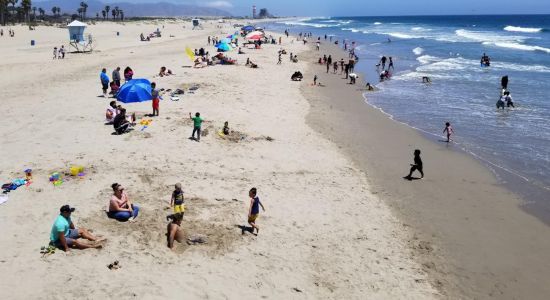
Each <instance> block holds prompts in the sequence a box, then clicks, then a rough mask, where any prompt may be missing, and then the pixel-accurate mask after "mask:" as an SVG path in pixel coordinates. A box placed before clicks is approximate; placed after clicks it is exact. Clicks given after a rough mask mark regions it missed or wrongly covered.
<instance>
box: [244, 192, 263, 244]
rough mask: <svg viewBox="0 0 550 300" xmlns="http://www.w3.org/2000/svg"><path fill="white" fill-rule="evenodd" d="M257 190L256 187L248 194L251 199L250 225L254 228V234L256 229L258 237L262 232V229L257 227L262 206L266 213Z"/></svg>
mask: <svg viewBox="0 0 550 300" xmlns="http://www.w3.org/2000/svg"><path fill="white" fill-rule="evenodd" d="M257 192H258V191H257V190H256V188H255V187H253V188H251V189H250V191H249V192H248V196H249V197H250V207H249V208H248V224H250V226H252V233H254V229H256V235H258V233H259V232H260V227H258V225H256V220H257V219H258V215H259V214H260V206H261V207H262V210H263V211H265V208H264V205H263V204H262V202H260V198H259V197H258V196H257Z"/></svg>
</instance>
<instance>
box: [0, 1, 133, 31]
mask: <svg viewBox="0 0 550 300" xmlns="http://www.w3.org/2000/svg"><path fill="white" fill-rule="evenodd" d="M17 4H19V5H18V6H17ZM50 11H51V15H49V14H48V12H47V11H46V10H45V9H44V8H42V7H36V6H33V5H32V1H31V0H0V24H1V25H3V26H5V25H6V23H23V22H24V23H30V22H35V21H38V20H42V21H44V20H48V21H61V20H62V19H63V18H62V17H65V18H67V17H70V18H71V19H72V20H76V19H80V20H81V21H84V20H86V17H87V16H86V13H87V12H88V4H87V3H86V2H84V1H83V2H80V6H79V7H78V8H77V9H76V13H74V12H63V14H62V13H61V8H60V7H57V6H54V7H52V8H51V9H50ZM37 13H38V14H37ZM109 13H111V16H112V20H113V21H116V20H120V21H124V11H123V10H122V9H120V8H119V7H118V6H115V7H114V8H112V9H111V7H110V6H109V5H106V6H105V7H104V8H103V10H102V11H101V12H98V13H96V18H95V19H96V20H100V19H101V17H103V20H108V19H109Z"/></svg>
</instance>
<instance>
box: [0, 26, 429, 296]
mask: <svg viewBox="0 0 550 300" xmlns="http://www.w3.org/2000/svg"><path fill="white" fill-rule="evenodd" d="M162 24H164V25H165V27H166V28H165V29H162V27H161V26H162V25H161V24H159V25H156V24H151V23H148V24H146V23H137V24H136V23H125V24H111V23H106V24H99V25H94V26H90V27H89V28H88V32H90V33H92V34H93V35H94V38H95V40H96V41H97V45H98V46H97V48H96V50H97V51H95V52H94V53H92V54H68V55H67V58H66V59H65V60H61V61H54V60H52V59H51V52H52V49H53V47H54V46H60V45H61V44H65V46H66V47H67V37H68V34H67V32H66V30H65V29H58V28H54V27H37V29H36V31H32V32H30V31H28V30H26V29H24V28H23V27H15V30H16V36H15V38H11V39H10V38H7V37H6V36H4V37H3V38H2V39H0V48H1V50H2V58H3V59H2V61H1V62H0V76H1V77H0V78H2V80H1V81H0V89H1V90H2V92H3V111H4V114H3V117H2V119H1V120H0V123H1V128H2V133H1V134H2V144H1V147H0V155H1V157H2V160H1V161H0V180H2V182H7V181H9V180H11V179H13V178H16V177H21V176H23V173H22V171H23V170H24V169H25V168H32V169H33V170H34V172H33V175H34V182H33V183H32V184H31V185H30V186H29V187H21V188H19V189H18V190H16V191H13V192H11V193H10V194H9V201H8V202H6V203H4V204H2V205H0V228H2V231H3V234H2V235H0V270H2V272H0V298H2V299H115V298H117V299H126V298H137V299H175V298H177V299H181V298H186V299H193V298H210V299H258V298H260V297H261V298H273V299H315V298H320V299H327V298H329V299H330V298H332V299H366V298H367V299H430V298H437V297H438V295H439V292H438V291H437V290H436V289H434V288H433V287H432V285H431V284H430V283H429V282H428V277H427V275H426V273H425V271H423V268H422V267H421V265H420V264H419V262H417V261H416V260H415V258H414V255H413V254H414V252H412V250H411V248H410V245H409V243H408V242H407V241H408V240H409V239H410V237H409V231H408V229H407V228H406V227H405V226H403V224H402V223H401V222H400V221H399V220H398V219H397V218H396V217H395V216H394V215H393V213H392V211H391V209H390V207H389V206H388V205H387V204H386V202H384V201H382V200H381V199H379V197H378V196H377V195H375V194H374V193H372V192H371V188H370V186H369V184H368V183H367V177H366V176H365V174H364V172H362V171H361V170H360V169H358V168H357V167H355V166H354V165H353V164H352V162H351V161H350V160H349V159H347V158H346V157H345V156H344V155H343V154H342V153H341V152H340V151H339V149H338V147H337V146H336V145H334V144H332V143H331V142H329V141H328V140H327V139H325V137H324V136H323V135H321V134H319V133H317V132H315V131H314V130H313V129H311V128H310V127H309V126H308V125H306V116H307V114H308V112H309V109H310V107H309V104H308V102H307V100H306V99H305V98H304V96H303V95H302V94H301V92H300V87H303V86H305V85H307V83H306V82H302V83H300V82H291V81H290V80H289V77H290V74H291V73H292V72H293V71H295V70H305V69H306V68H307V65H306V63H305V62H303V61H302V62H300V63H298V64H291V63H290V62H288V60H287V59H285V60H284V62H283V65H281V66H277V65H275V63H276V60H277V55H276V52H277V50H278V48H279V47H278V46H270V45H268V46H266V47H265V48H264V49H263V50H258V51H254V50H245V51H247V54H246V55H239V57H238V60H239V65H237V66H216V67H209V68H205V69H190V68H182V66H185V65H191V63H190V61H189V59H188V58H187V57H186V55H185V54H184V47H185V46H189V47H191V48H193V49H194V48H198V47H201V46H205V44H206V36H207V35H209V34H212V35H218V36H223V35H225V34H227V33H229V32H230V31H229V29H228V28H224V29H221V30H220V29H217V28H215V27H214V25H213V24H209V25H207V26H206V29H205V30H203V31H191V30H190V26H189V24H188V23H187V24H186V25H187V28H186V29H183V28H182V24H181V23H168V22H166V23H162ZM157 27H161V30H163V31H164V36H163V37H162V38H160V39H153V40H152V41H151V42H150V43H144V42H139V41H138V36H139V34H140V33H141V32H143V33H149V32H152V31H154V30H155V29H156V28H157ZM5 31H6V29H5ZM117 31H119V32H120V33H121V35H120V36H118V37H117V36H116V34H115V33H116V32H117ZM170 34H172V35H175V37H174V38H170V37H169V35H170ZM31 39H34V40H36V41H37V45H36V46H35V47H31V46H30V40H31ZM283 41H284V47H285V48H287V51H291V52H294V53H298V52H301V51H305V50H307V49H306V48H305V47H303V46H301V45H300V44H298V43H291V42H290V39H284V40H283ZM208 50H209V51H211V52H212V48H209V49H208ZM230 55H231V56H233V57H236V56H237V54H236V53H231V54H230ZM299 55H301V54H299ZM246 57H250V58H251V59H252V60H253V61H254V62H256V63H258V64H259V65H260V68H259V69H250V68H246V67H244V66H243V63H244V61H245V60H246ZM127 65H129V66H131V67H132V68H133V69H134V72H135V76H134V78H149V79H153V77H154V75H155V74H156V73H157V72H158V69H159V68H160V66H163V65H164V66H167V67H168V68H170V69H172V70H173V71H174V73H176V75H175V76H173V77H168V78H154V79H153V80H155V81H156V82H157V86H158V87H159V88H165V89H167V88H171V89H174V88H178V87H182V86H190V85H192V84H198V85H200V88H199V89H198V91H196V92H195V93H194V94H186V95H184V96H182V97H181V100H180V101H177V102H175V101H170V100H168V99H167V98H168V97H165V100H163V101H161V104H160V117H156V118H154V121H153V123H152V124H151V125H150V126H149V127H148V128H147V129H145V130H144V131H139V129H140V128H139V127H138V130H136V131H133V132H131V133H129V134H126V135H122V136H113V135H111V133H112V131H113V130H112V127H111V126H105V125H104V124H103V122H104V115H105V108H106V107H107V105H108V102H109V101H110V99H109V100H108V99H104V98H100V97H98V95H100V94H101V90H100V84H99V72H100V70H101V68H104V67H105V68H107V69H108V71H109V75H110V72H111V71H112V69H113V68H114V67H116V66H121V67H122V68H124V67H125V66H127ZM124 106H125V107H127V108H128V110H129V111H130V112H136V113H137V114H138V117H139V116H141V115H143V114H145V113H150V112H151V103H150V102H145V103H139V104H128V105H124ZM196 111H199V112H201V114H202V116H203V117H204V118H205V119H206V123H205V125H204V127H205V128H208V129H209V134H208V135H207V136H204V137H203V138H202V140H201V142H200V143H197V142H193V141H190V140H188V137H189V135H190V133H191V129H192V128H191V123H190V121H189V120H188V113H189V112H196ZM224 121H229V124H230V126H231V127H232V128H233V129H234V130H237V131H239V132H241V133H243V134H244V135H246V137H245V139H243V140H241V141H239V142H234V141H230V140H225V139H221V138H220V137H219V136H218V135H217V134H216V133H215V131H217V130H218V129H220V128H221V127H222V126H223V122H224ZM268 136H269V137H271V138H273V140H272V141H268V140H266V137H268ZM72 164H78V165H83V166H84V167H85V168H86V170H85V172H86V173H87V174H86V176H85V177H84V178H83V179H75V178H66V179H69V180H66V181H65V182H64V183H63V184H62V185H61V186H58V187H54V186H53V185H52V184H51V183H49V182H48V176H49V174H50V173H51V172H54V171H60V172H63V171H68V168H69V166H70V165H72ZM113 182H118V183H121V184H123V185H124V186H126V188H127V191H128V193H129V195H130V197H131V198H132V199H134V201H135V202H136V203H138V204H139V205H140V206H141V208H142V210H141V213H140V216H139V217H138V218H137V220H136V221H135V222H133V223H118V222H116V221H114V220H110V219H107V218H106V216H105V213H104V212H103V209H104V208H105V207H106V205H107V202H108V199H109V197H110V195H111V191H110V184H111V183H113ZM176 182H181V183H182V184H183V187H184V191H185V192H186V195H187V199H188V202H187V208H188V210H187V213H186V216H185V218H184V222H183V225H182V226H183V229H184V231H185V232H186V234H187V235H191V234H205V235H206V236H207V237H208V239H209V241H208V243H207V244H206V245H195V246H187V245H177V246H176V248H175V250H173V251H172V250H169V249H168V248H167V247H166V245H165V236H164V233H165V228H166V220H165V216H166V215H167V214H168V213H169V210H166V209H165V208H166V206H167V205H168V203H169V198H170V194H171V192H172V190H173V185H174V184H175V183H176ZM400 183H401V182H400ZM253 186H255V187H257V188H258V190H259V196H260V197H261V199H262V201H263V203H264V205H265V206H266V212H265V213H263V214H261V215H260V218H259V220H258V224H259V225H260V226H261V228H262V229H261V232H260V235H259V236H258V237H256V236H253V235H250V234H248V233H246V234H244V235H243V234H241V230H240V229H239V228H238V226H239V225H243V224H244V223H245V222H246V213H247V205H248V199H247V192H248V190H249V189H250V188H251V187H253ZM66 203H67V204H70V205H73V206H75V207H76V208H77V211H76V212H75V213H74V215H73V221H74V222H75V223H76V225H77V226H80V227H86V228H91V229H93V230H94V233H96V234H101V235H104V236H106V237H107V238H108V242H107V243H106V244H105V247H104V248H103V249H101V250H94V249H91V250H84V251H77V250H73V251H70V252H69V253H63V252H62V251H59V250H58V251H56V253H55V254H52V255H48V256H46V257H42V255H41V254H40V247H41V246H44V245H46V244H47V242H48V237H49V232H50V229H51V226H52V223H53V220H54V219H55V217H56V215H57V214H58V209H59V207H60V206H61V205H63V204H66ZM115 260H118V261H119V262H120V264H121V266H122V268H121V269H119V270H109V269H108V268H107V265H108V264H109V263H112V262H113V261H115Z"/></svg>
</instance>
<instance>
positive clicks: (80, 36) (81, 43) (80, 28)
mask: <svg viewBox="0 0 550 300" xmlns="http://www.w3.org/2000/svg"><path fill="white" fill-rule="evenodd" d="M86 26H88V25H86V24H85V23H82V22H79V21H77V20H74V21H73V22H71V23H70V24H69V25H67V29H69V40H70V44H71V46H73V48H75V49H76V52H88V51H92V50H93V45H92V36H91V35H89V36H88V40H86V39H85V38H84V30H86Z"/></svg>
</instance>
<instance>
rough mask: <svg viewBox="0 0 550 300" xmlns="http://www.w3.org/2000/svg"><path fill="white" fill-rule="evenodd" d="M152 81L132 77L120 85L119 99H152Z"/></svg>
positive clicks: (132, 101)
mask: <svg viewBox="0 0 550 300" xmlns="http://www.w3.org/2000/svg"><path fill="white" fill-rule="evenodd" d="M152 99H153V96H152V95H151V82H149V80H147V79H132V80H130V81H128V82H126V83H125V84H123V85H122V87H120V90H119V91H118V94H117V100H118V101H120V102H123V103H134V102H143V101H149V100H152Z"/></svg>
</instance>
